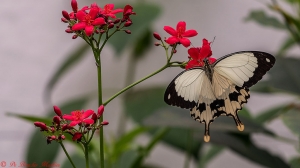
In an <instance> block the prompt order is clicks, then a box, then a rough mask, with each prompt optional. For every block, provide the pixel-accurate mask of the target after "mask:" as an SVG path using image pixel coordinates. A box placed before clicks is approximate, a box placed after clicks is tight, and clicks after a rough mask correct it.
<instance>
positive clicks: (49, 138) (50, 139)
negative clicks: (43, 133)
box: [47, 136, 52, 144]
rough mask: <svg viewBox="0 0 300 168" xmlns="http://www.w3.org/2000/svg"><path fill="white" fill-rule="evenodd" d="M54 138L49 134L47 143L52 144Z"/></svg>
mask: <svg viewBox="0 0 300 168" xmlns="http://www.w3.org/2000/svg"><path fill="white" fill-rule="evenodd" d="M51 141H52V138H51V136H47V144H51Z"/></svg>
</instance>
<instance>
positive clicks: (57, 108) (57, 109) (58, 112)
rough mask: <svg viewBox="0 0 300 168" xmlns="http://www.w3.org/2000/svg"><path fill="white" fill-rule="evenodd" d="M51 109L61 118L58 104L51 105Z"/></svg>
mask: <svg viewBox="0 0 300 168" xmlns="http://www.w3.org/2000/svg"><path fill="white" fill-rule="evenodd" d="M53 110H54V112H55V114H56V115H58V116H59V117H60V118H62V112H61V110H60V108H59V107H58V106H53Z"/></svg>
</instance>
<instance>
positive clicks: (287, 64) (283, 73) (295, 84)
mask: <svg viewBox="0 0 300 168" xmlns="http://www.w3.org/2000/svg"><path fill="white" fill-rule="evenodd" d="M276 59H277V60H276V63H275V65H274V67H273V68H272V69H271V70H270V73H269V74H270V79H269V80H268V83H269V87H271V88H274V89H275V90H280V91H282V92H288V93H291V94H295V95H300V78H299V72H300V60H299V59H296V58H290V57H277V58H276Z"/></svg>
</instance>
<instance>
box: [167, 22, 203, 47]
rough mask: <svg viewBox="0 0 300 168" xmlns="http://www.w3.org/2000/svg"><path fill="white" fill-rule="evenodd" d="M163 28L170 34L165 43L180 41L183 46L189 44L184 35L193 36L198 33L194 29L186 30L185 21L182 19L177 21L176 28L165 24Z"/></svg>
mask: <svg viewBox="0 0 300 168" xmlns="http://www.w3.org/2000/svg"><path fill="white" fill-rule="evenodd" d="M164 30H165V31H166V32H167V33H169V34H170V35H172V37H169V38H168V39H167V40H166V43H168V44H170V45H173V44H176V43H181V44H182V45H183V46H185V47H188V46H190V44H191V42H190V40H189V39H187V38H186V37H194V36H196V35H197V34H198V33H197V31H196V30H193V29H192V30H186V23H185V22H183V21H180V22H178V24H177V27H176V30H175V29H173V28H172V27H170V26H165V27H164Z"/></svg>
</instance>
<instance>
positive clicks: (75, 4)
mask: <svg viewBox="0 0 300 168" xmlns="http://www.w3.org/2000/svg"><path fill="white" fill-rule="evenodd" d="M71 6H72V9H73V11H74V12H77V10H78V4H77V1H76V0H72V1H71Z"/></svg>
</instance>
